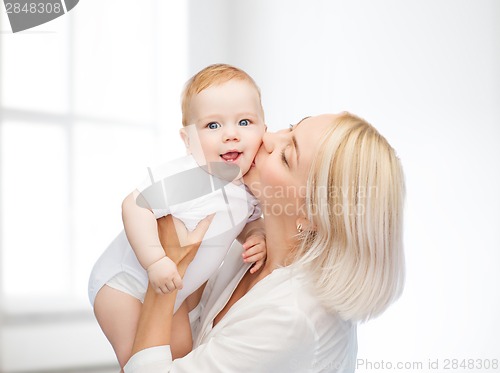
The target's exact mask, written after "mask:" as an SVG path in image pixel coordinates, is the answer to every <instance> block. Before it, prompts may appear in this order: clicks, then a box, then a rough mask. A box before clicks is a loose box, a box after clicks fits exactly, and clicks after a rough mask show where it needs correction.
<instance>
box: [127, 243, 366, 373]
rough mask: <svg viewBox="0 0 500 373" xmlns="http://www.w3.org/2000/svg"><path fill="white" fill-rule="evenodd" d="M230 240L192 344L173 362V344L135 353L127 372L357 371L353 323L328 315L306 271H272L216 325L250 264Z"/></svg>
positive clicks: (286, 269)
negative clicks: (191, 346) (308, 279)
mask: <svg viewBox="0 0 500 373" xmlns="http://www.w3.org/2000/svg"><path fill="white" fill-rule="evenodd" d="M240 253H241V246H239V245H233V247H232V248H231V251H230V253H228V255H227V256H226V259H225V261H224V264H223V266H222V267H221V269H220V270H219V271H218V272H217V274H216V276H215V277H214V278H212V279H211V280H210V281H209V283H208V285H207V289H206V291H205V293H204V294H203V298H202V302H201V303H202V305H203V310H202V312H201V317H200V319H199V323H198V324H197V325H195V326H194V331H193V333H194V334H193V338H194V341H195V342H194V347H195V348H194V349H193V351H192V352H191V353H189V354H188V355H187V356H185V357H184V358H181V359H176V360H175V361H173V362H172V359H171V355H170V349H169V347H168V346H160V347H153V348H148V349H145V350H142V351H140V352H138V353H136V354H135V355H134V356H132V358H131V359H130V360H129V362H128V363H127V365H126V366H125V372H126V373H160V372H162V373H163V372H176V373H181V372H182V373H193V372H203V373H205V372H208V373H212V372H213V373H225V372H227V373H234V372H256V373H266V372H269V373H279V372H283V373H290V372H301V373H303V372H311V373H316V372H354V367H355V360H356V354H357V337H356V324H355V323H353V322H351V321H345V320H342V319H341V318H340V317H339V316H338V315H337V314H330V313H328V312H327V311H326V310H325V309H324V308H323V307H322V306H321V305H320V303H319V301H318V300H317V298H316V297H315V296H314V295H313V292H312V289H311V288H310V287H309V284H308V283H307V281H306V276H307V275H306V273H304V272H302V271H300V270H299V269H297V268H294V267H292V266H290V267H283V268H279V269H276V270H274V271H273V272H272V273H271V274H269V275H268V276H267V277H265V278H264V279H262V280H261V281H259V282H258V283H257V284H256V285H254V287H253V288H252V289H251V290H250V291H249V292H248V293H247V294H246V295H245V296H243V297H242V298H241V299H240V300H238V301H237V302H236V303H235V304H234V305H233V306H232V307H231V308H230V309H229V311H228V312H227V313H226V315H224V317H223V318H222V319H221V320H220V321H219V322H218V323H217V325H216V326H215V327H214V328H212V325H213V320H214V318H215V316H216V315H217V314H218V313H219V312H220V310H221V309H222V308H223V307H224V306H225V304H226V303H227V301H228V300H229V298H230V297H231V294H232V292H233V291H234V289H235V288H236V286H237V285H238V283H239V281H240V279H241V278H242V277H243V275H244V274H245V272H246V271H247V269H248V265H246V264H243V265H242V264H241V260H240Z"/></svg>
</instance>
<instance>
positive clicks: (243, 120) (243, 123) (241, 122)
mask: <svg viewBox="0 0 500 373" xmlns="http://www.w3.org/2000/svg"><path fill="white" fill-rule="evenodd" d="M238 124H239V125H240V126H248V125H249V124H250V121H249V120H248V119H242V120H240V122H239V123H238Z"/></svg>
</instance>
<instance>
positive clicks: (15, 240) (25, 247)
mask: <svg viewBox="0 0 500 373" xmlns="http://www.w3.org/2000/svg"><path fill="white" fill-rule="evenodd" d="M163 3H166V4H163ZM169 3H170V2H142V3H138V2H137V1H130V0H114V1H106V2H104V3H103V2H97V3H92V2H90V3H89V2H80V3H79V4H78V6H76V7H75V8H74V9H73V10H72V11H71V12H69V13H68V14H66V15H64V16H62V17H59V18H57V19H55V20H54V21H51V22H49V23H47V24H44V25H41V26H39V27H37V28H34V29H31V30H27V31H25V32H21V33H18V34H12V33H9V32H8V31H7V30H9V26H8V20H7V16H6V14H5V12H2V15H1V17H2V18H1V29H2V31H3V33H2V34H1V42H0V56H1V57H0V58H1V60H0V69H1V71H0V74H1V75H0V81H1V83H0V84H1V85H0V89H1V91H0V92H1V94H0V108H1V115H0V237H1V238H0V267H1V268H0V272H1V278H0V296H1V298H2V299H3V301H2V302H1V305H2V306H0V307H2V309H1V311H2V312H3V313H7V314H11V315H15V314H16V313H18V312H20V311H24V310H25V311H27V312H30V313H32V312H44V311H47V312H51V311H52V310H56V309H57V311H60V307H61V304H65V305H67V306H68V307H69V309H90V307H89V305H88V300H87V281H88V276H89V273H90V270H91V268H92V265H93V263H94V262H95V260H96V259H97V258H98V256H99V255H100V253H101V252H102V251H103V250H104V249H105V248H106V246H107V245H108V244H109V242H110V241H111V240H112V239H113V238H114V236H115V235H116V234H118V232H119V231H120V229H122V226H121V210H120V206H121V201H122V199H123V198H124V197H125V195H126V194H127V193H129V192H130V191H131V190H132V189H133V188H134V187H135V185H136V184H137V183H138V182H139V181H140V175H142V174H143V171H144V169H145V167H146V166H149V165H152V164H156V163H161V161H162V160H164V159H165V158H172V157H175V156H179V155H181V154H183V152H184V150H183V147H182V144H181V141H180V139H178V136H177V131H178V128H179V127H180V126H181V119H180V93H181V90H182V86H183V84H184V81H185V80H186V79H187V68H186V66H187V63H186V50H187V46H186V44H187V43H186V39H185V38H186V21H185V17H186V9H185V8H186V5H182V3H180V4H169ZM160 16H161V18H160ZM160 19H161V22H160ZM23 305H24V306H23Z"/></svg>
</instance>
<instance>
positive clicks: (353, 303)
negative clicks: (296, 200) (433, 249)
mask: <svg viewBox="0 0 500 373" xmlns="http://www.w3.org/2000/svg"><path fill="white" fill-rule="evenodd" d="M404 195H405V186H404V175H403V171H402V167H401V164H400V161H399V159H398V157H397V156H396V154H395V151H394V149H393V148H392V147H391V146H390V145H389V143H388V142H387V141H386V139H385V138H384V137H382V136H381V135H380V134H379V133H378V132H377V130H376V129H375V128H373V127H372V126H371V125H370V124H368V123H367V122H365V121H364V120H363V119H360V118H358V117H356V116H354V115H351V114H349V113H344V114H342V115H341V116H339V117H337V118H336V120H335V122H334V123H333V124H332V126H331V127H330V128H329V129H328V130H327V131H326V132H325V134H324V136H323V140H322V144H321V146H320V148H319V150H318V153H317V155H316V157H315V159H314V161H313V164H312V167H311V172H310V175H309V179H308V185H307V197H306V206H307V213H308V219H309V220H310V221H311V222H312V223H313V226H315V227H316V229H315V231H310V232H308V233H307V235H306V236H305V237H304V239H303V241H302V244H301V245H300V246H299V248H298V251H297V262H298V263H302V264H304V265H306V266H308V268H309V269H310V272H311V274H312V276H313V281H314V284H315V287H316V289H317V291H318V296H319V298H320V299H321V301H322V302H323V303H324V304H325V306H326V307H327V308H328V309H330V310H331V311H335V312H338V313H339V314H340V315H341V316H342V317H343V318H345V319H352V320H360V321H362V320H367V319H369V318H371V317H373V316H376V315H378V314H380V313H381V312H383V311H384V310H385V309H386V308H387V307H388V306H389V304H391V303H392V302H393V301H394V300H395V299H396V298H398V297H399V295H400V294H401V292H402V288H403V282H404V253H403V203H404Z"/></svg>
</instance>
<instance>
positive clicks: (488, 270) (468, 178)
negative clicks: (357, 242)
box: [189, 0, 500, 372]
mask: <svg viewBox="0 0 500 373" xmlns="http://www.w3.org/2000/svg"><path fill="white" fill-rule="evenodd" d="M201 3H203V2H202V1H201V0H197V1H191V2H190V5H191V7H190V16H191V19H201V18H204V20H205V23H204V24H203V26H207V25H210V24H211V23H212V22H215V23H216V24H219V23H221V22H222V23H223V25H224V26H223V27H222V26H220V27H219V26H216V27H218V28H216V29H215V30H214V29H212V30H211V32H210V33H209V37H208V38H206V39H205V38H204V37H203V34H202V33H201V32H200V31H199V30H196V31H193V33H192V34H193V35H197V37H196V39H195V40H193V39H191V41H190V52H189V54H190V56H196V60H195V61H192V62H191V68H192V70H193V71H192V72H194V70H196V69H198V68H200V67H202V66H205V65H206V64H208V63H212V62H216V61H224V62H229V63H233V64H235V65H238V66H240V67H242V68H244V69H246V70H247V71H248V72H249V73H250V74H252V75H253V76H254V78H255V79H256V81H257V83H258V84H259V85H260V87H261V89H262V93H263V100H264V106H265V107H264V108H265V111H266V118H267V123H268V125H269V127H270V128H271V129H279V128H283V127H285V126H287V125H288V124H289V123H295V122H297V121H298V120H300V119H301V118H302V117H304V116H306V115H313V114H319V113H322V112H338V111H341V110H349V111H352V112H354V113H356V114H358V115H361V116H362V117H364V118H365V119H367V120H368V121H369V122H371V123H372V124H374V125H375V126H376V127H377V128H378V129H379V130H380V131H381V133H382V134H384V135H385V136H386V137H387V139H388V140H389V142H390V143H391V144H392V145H393V146H394V147H395V148H396V150H397V151H398V154H399V156H400V157H401V159H402V162H403V165H404V168H405V173H406V182H407V206H406V207H407V208H406V229H405V243H406V256H407V282H406V289H405V292H404V295H403V296H402V298H401V299H400V300H399V301H398V302H397V303H396V304H395V305H394V306H393V307H392V308H391V309H390V310H389V311H387V312H386V313H385V314H384V315H382V316H381V317H379V318H378V319H376V320H373V321H371V322H369V323H367V324H364V325H362V326H360V328H359V354H358V357H359V358H360V361H359V363H360V364H359V367H358V368H359V371H360V372H362V371H364V370H365V369H367V368H368V369H367V370H368V371H369V370H370V369H371V370H375V369H377V370H378V371H384V369H382V365H381V364H382V363H381V362H382V361H385V362H386V363H387V362H391V363H393V364H394V366H393V367H395V364H396V363H397V362H402V363H409V364H411V363H413V362H416V363H419V362H421V363H422V364H423V365H422V367H421V369H420V370H419V371H427V370H429V366H428V364H429V359H431V361H432V362H433V363H434V362H435V361H436V359H439V360H440V361H439V363H440V368H441V369H444V363H445V359H459V360H460V361H461V359H476V358H482V359H485V358H489V359H492V358H499V356H498V346H499V345H500V337H499V335H500V322H499V321H498V316H497V315H499V314H500V295H499V292H498V284H499V283H500V271H498V270H497V267H498V263H499V262H500V253H499V252H500V250H499V249H500V234H499V233H498V232H499V231H498V227H499V222H500V219H499V217H498V211H499V208H500V197H499V195H498V191H499V190H500V180H499V177H498V176H499V166H498V161H499V160H500V147H499V146H498V141H499V140H500V22H498V21H499V20H500V3H499V2H498V1H495V0H490V1H486V0H479V1H466V0H460V1H458V0H446V1H444V0H440V1H433V0H419V1H416V0H415V1H398V0H392V1H389V0H384V1H369V0H365V1H360V0H357V1H349V2H348V1H319V0H313V1H305V0H286V1H285V0H273V1H265V0H253V1H242V0H239V1H231V2H228V3H227V4H225V3H220V4H218V5H219V6H221V7H222V6H224V9H221V8H218V7H217V6H214V7H213V8H212V9H211V11H210V13H205V9H202V7H199V6H198V5H200V4H201ZM208 14H210V16H208ZM223 16H227V19H226V20H224V19H223ZM191 27H197V25H194V24H192V25H191ZM217 40H220V41H221V44H220V45H221V46H224V45H226V46H227V49H224V50H223V51H222V52H221V53H220V54H217V52H214V51H217V46H216V47H215V49H212V52H211V53H207V54H206V55H204V54H203V53H199V52H200V51H206V50H207V49H206V48H207V47H206V45H207V44H209V45H211V46H213V44H214V43H217ZM364 359H365V360H364ZM370 363H371V364H372V365H371V366H367V364H370ZM363 364H364V366H363ZM376 364H378V365H376ZM386 367H387V364H386ZM433 367H435V365H433ZM403 368H404V369H402V370H403V371H416V370H417V368H418V365H416V366H415V367H413V368H410V367H409V366H407V367H406V368H405V367H403ZM389 370H390V369H387V371H389ZM473 370H475V369H469V371H473ZM429 371H432V369H431V370H429ZM434 371H435V370H434Z"/></svg>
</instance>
